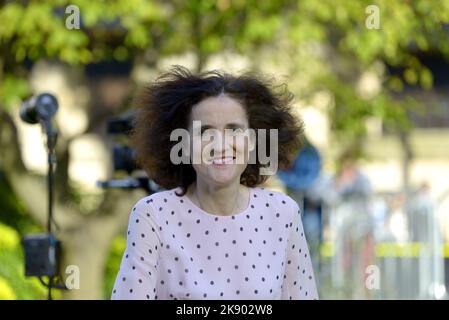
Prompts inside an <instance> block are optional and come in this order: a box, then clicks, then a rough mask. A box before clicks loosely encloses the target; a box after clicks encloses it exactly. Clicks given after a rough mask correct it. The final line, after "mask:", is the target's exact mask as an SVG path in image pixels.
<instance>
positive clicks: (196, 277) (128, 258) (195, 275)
mask: <svg viewBox="0 0 449 320" xmlns="http://www.w3.org/2000/svg"><path fill="white" fill-rule="evenodd" d="M250 190H251V196H250V203H249V204H248V207H247V209H246V210H244V211H242V212H240V213H238V214H236V215H233V216H217V215H213V214H210V213H208V212H205V211H203V210H202V209H201V208H199V207H197V206H196V205H195V204H194V203H193V202H192V201H191V200H190V199H189V198H188V197H187V196H182V197H178V196H177V195H176V194H175V192H179V191H180V189H179V188H175V189H171V190H166V191H162V192H158V193H155V194H152V195H151V196H148V197H145V198H143V199H141V200H139V201H138V202H137V203H136V205H135V206H134V207H133V208H132V210H131V214H130V218H129V224H128V229H127V245H126V249H125V252H124V254H123V258H122V262H121V265H120V270H119V273H118V275H117V278H116V281H115V284H114V289H113V292H112V299H144V300H150V299H151V300H166V299H173V300H178V299H217V300H222V299H273V300H274V299H283V300H289V299H318V294H317V290H316V284H315V277H314V273H313V269H312V263H311V260H310V257H309V249H308V246H307V241H306V238H305V236H304V230H303V226H302V222H301V215H300V212H299V207H298V205H297V203H296V202H295V201H294V200H293V199H291V198H290V197H289V196H286V195H284V194H282V193H279V192H275V191H268V190H265V189H264V188H261V187H256V188H251V189H250Z"/></svg>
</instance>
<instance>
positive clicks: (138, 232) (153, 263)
mask: <svg viewBox="0 0 449 320" xmlns="http://www.w3.org/2000/svg"><path fill="white" fill-rule="evenodd" d="M151 201H152V200H148V198H143V199H141V200H139V201H138V202H137V203H136V205H135V206H134V207H133V209H132V211H131V214H130V217H129V223H128V232H127V240H126V249H125V252H124V254H123V257H122V261H121V264H120V270H119V272H118V274H117V278H116V280H115V284H114V289H113V291H112V297H111V299H113V300H116V299H123V300H133V299H139V300H142V299H155V296H156V281H157V273H158V264H159V263H158V255H159V250H160V248H161V241H160V236H159V229H158V226H157V223H156V219H155V215H154V213H153V210H152V207H151V205H150V202H151Z"/></svg>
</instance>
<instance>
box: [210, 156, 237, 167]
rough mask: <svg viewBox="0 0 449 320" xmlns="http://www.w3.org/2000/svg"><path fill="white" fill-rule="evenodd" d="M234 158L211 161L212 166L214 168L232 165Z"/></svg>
mask: <svg viewBox="0 0 449 320" xmlns="http://www.w3.org/2000/svg"><path fill="white" fill-rule="evenodd" d="M234 159H235V157H223V158H215V159H212V164H213V165H215V166H224V165H227V164H233V163H234Z"/></svg>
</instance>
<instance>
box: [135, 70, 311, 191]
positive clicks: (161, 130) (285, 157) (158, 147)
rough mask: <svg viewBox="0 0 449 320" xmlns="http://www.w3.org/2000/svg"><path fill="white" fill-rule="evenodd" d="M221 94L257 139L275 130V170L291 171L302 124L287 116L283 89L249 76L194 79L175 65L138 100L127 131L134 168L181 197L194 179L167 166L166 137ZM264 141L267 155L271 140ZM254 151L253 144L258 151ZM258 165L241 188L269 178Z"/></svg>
mask: <svg viewBox="0 0 449 320" xmlns="http://www.w3.org/2000/svg"><path fill="white" fill-rule="evenodd" d="M222 92H223V93H225V94H227V95H229V96H230V97H232V98H234V99H236V100H237V101H239V102H240V103H241V104H242V106H243V107H244V108H245V110H246V114H247V117H248V123H249V128H251V129H255V130H256V136H257V135H259V134H260V133H259V131H258V130H257V129H267V131H266V134H267V136H268V135H269V129H278V134H279V135H278V153H279V154H278V163H279V166H278V167H279V168H286V167H288V166H290V164H291V162H292V159H293V156H294V155H296V153H297V152H298V151H299V149H300V148H301V147H302V144H303V143H302V141H303V139H302V134H303V122H302V121H301V120H300V119H298V118H296V117H294V116H293V115H292V113H291V103H292V100H293V95H292V94H291V93H290V92H289V91H288V90H287V86H286V85H274V84H273V80H272V79H269V78H266V77H264V76H261V75H260V74H255V73H252V72H247V73H244V74H242V75H240V76H234V75H231V74H228V73H225V72H222V71H217V70H214V71H209V72H204V73H199V74H194V73H192V72H190V71H189V70H188V69H186V68H184V67H181V66H174V67H173V68H172V69H171V70H170V71H169V72H167V73H165V74H163V75H162V76H160V77H159V78H157V79H156V80H155V81H154V82H152V83H150V84H149V85H147V86H145V87H144V88H143V89H142V90H141V91H140V92H139V93H138V94H137V95H136V99H135V104H136V106H137V107H138V109H137V111H136V113H135V116H134V118H133V129H132V131H131V144H132V146H133V148H134V149H135V151H136V163H137V164H138V165H139V166H140V167H141V168H142V169H144V170H145V171H146V172H147V174H148V176H149V177H150V179H153V181H154V182H156V183H157V184H158V185H159V186H161V187H163V188H165V189H172V188H175V187H181V189H182V193H181V194H180V196H181V195H184V194H185V193H186V192H187V188H188V186H189V185H190V184H191V183H193V182H194V181H195V180H196V172H195V170H194V169H193V166H192V165H191V164H182V163H181V164H173V163H172V162H171V161H170V150H171V148H172V147H173V146H174V145H175V144H176V143H177V141H170V133H171V132H172V131H173V130H174V129H177V128H184V129H187V128H188V121H189V119H190V112H191V110H192V107H193V106H194V105H195V104H197V103H199V102H200V101H202V100H203V99H205V98H208V97H214V96H218V95H219V94H220V93H222ZM256 140H257V139H256ZM265 141H268V142H267V150H269V139H266V140H265ZM257 147H258V146H257V142H256V149H255V150H256V151H257ZM261 166H262V164H261V163H259V160H258V159H256V163H255V164H248V165H247V167H246V169H245V170H244V172H243V173H242V175H241V178H240V183H241V184H243V185H245V186H247V187H255V186H257V185H259V184H262V183H263V182H265V181H266V180H267V178H268V176H267V175H260V173H259V169H260V167H261Z"/></svg>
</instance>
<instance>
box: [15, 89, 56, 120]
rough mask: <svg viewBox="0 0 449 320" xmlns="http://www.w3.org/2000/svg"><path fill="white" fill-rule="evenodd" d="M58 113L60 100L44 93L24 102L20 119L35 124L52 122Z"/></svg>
mask: <svg viewBox="0 0 449 320" xmlns="http://www.w3.org/2000/svg"><path fill="white" fill-rule="evenodd" d="M57 111H58V100H56V98H55V97H54V96H53V95H51V94H49V93H42V94H39V95H37V96H33V97H31V98H30V99H28V100H26V101H24V102H23V104H22V106H21V107H20V118H21V119H22V120H23V121H25V122H27V123H31V124H34V123H38V122H39V121H40V120H44V121H48V120H50V119H51V118H52V117H53V116H54V115H55V114H56V112H57Z"/></svg>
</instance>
